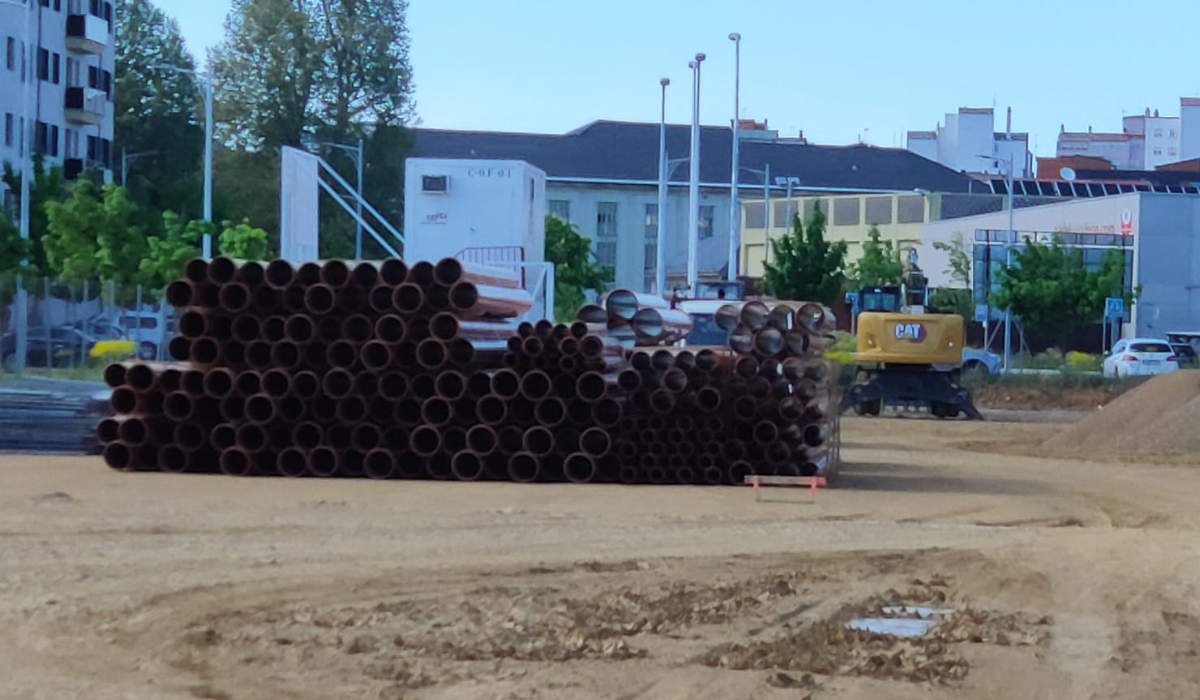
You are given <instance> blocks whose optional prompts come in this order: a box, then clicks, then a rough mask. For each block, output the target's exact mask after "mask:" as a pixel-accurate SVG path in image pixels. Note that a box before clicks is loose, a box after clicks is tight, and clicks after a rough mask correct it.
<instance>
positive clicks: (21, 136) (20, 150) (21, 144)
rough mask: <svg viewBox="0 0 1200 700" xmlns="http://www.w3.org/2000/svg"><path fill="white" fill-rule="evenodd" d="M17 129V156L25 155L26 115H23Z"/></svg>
mask: <svg viewBox="0 0 1200 700" xmlns="http://www.w3.org/2000/svg"><path fill="white" fill-rule="evenodd" d="M19 124H20V126H19V128H18V129H17V157H20V156H23V155H25V117H21V121H20V122H19Z"/></svg>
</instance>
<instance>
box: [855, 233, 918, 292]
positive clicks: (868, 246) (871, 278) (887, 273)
mask: <svg viewBox="0 0 1200 700" xmlns="http://www.w3.org/2000/svg"><path fill="white" fill-rule="evenodd" d="M846 277H847V280H848V281H849V282H851V283H852V284H853V286H854V287H855V288H856V289H859V288H862V287H867V286H876V285H898V284H900V282H901V281H902V280H903V278H904V264H903V263H902V262H900V251H899V250H897V249H896V244H895V242H894V241H892V240H891V239H888V240H886V241H885V240H882V235H881V234H880V233H879V228H878V227H877V226H871V228H870V230H868V231H867V240H866V241H864V242H863V252H862V257H861V258H859V259H858V262H857V263H853V264H851V265H850V269H849V270H847V274H846Z"/></svg>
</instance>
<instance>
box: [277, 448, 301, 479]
mask: <svg viewBox="0 0 1200 700" xmlns="http://www.w3.org/2000/svg"><path fill="white" fill-rule="evenodd" d="M307 472H308V453H307V452H306V451H305V450H302V449H300V448H299V447H288V448H286V449H284V450H282V451H280V453H279V456H278V457H276V458H275V473H277V474H279V475H280V476H290V477H293V478H294V477H301V476H304V475H305V474H306V473H307Z"/></svg>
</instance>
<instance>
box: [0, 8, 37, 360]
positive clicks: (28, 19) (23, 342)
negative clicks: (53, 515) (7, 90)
mask: <svg viewBox="0 0 1200 700" xmlns="http://www.w3.org/2000/svg"><path fill="white" fill-rule="evenodd" d="M7 2H8V3H9V4H12V5H16V6H17V7H20V8H22V9H24V10H26V14H25V33H24V36H23V37H22V38H23V39H24V44H25V50H24V51H22V52H21V60H22V61H24V62H25V75H24V77H25V83H24V88H23V89H22V101H21V114H22V119H23V121H24V126H23V128H22V129H21V133H20V138H21V143H22V144H23V145H22V149H23V150H24V153H23V154H22V155H23V157H22V159H21V228H20V231H21V239H22V240H29V220H30V218H31V216H30V213H31V210H32V208H33V204H32V202H31V201H30V200H31V197H32V195H31V192H32V187H33V129H34V117H33V88H34V84H35V81H36V79H37V77H36V76H37V73H36V70H35V66H37V63H36V61H35V59H36V58H37V46H36V45H35V44H34V41H33V37H34V15H35V13H36V12H38V11H39V10H38V8H39V7H40V6H39V5H38V4H36V3H35V2H33V0H29V1H28V2H27V3H23V2H15V1H14V0H7ZM24 262H25V261H22V263H24ZM16 281H17V289H16V294H14V297H13V330H14V335H15V336H16V338H15V343H14V348H13V351H14V353H15V355H16V357H15V362H14V363H13V370H14V371H15V372H17V373H21V372H24V371H25V355H26V353H27V351H28V349H29V298H28V295H27V294H26V292H25V285H24V284H23V283H22V280H21V275H20V274H18V275H17V280H16Z"/></svg>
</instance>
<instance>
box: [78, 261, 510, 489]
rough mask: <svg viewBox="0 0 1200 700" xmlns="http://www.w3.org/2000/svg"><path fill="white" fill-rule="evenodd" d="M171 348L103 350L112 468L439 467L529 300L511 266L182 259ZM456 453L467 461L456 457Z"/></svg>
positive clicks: (462, 448)
mask: <svg viewBox="0 0 1200 700" xmlns="http://www.w3.org/2000/svg"><path fill="white" fill-rule="evenodd" d="M166 294H167V300H168V302H169V303H171V304H172V305H174V306H175V307H177V308H179V309H180V310H181V314H180V316H179V322H178V323H179V335H178V336H177V337H176V338H174V339H173V340H172V341H171V343H170V353H171V355H172V357H173V358H175V359H176V360H177V362H174V363H163V364H145V363H127V364H116V365H112V366H110V367H109V368H108V369H107V370H106V372H105V381H106V382H107V383H108V385H109V386H110V387H112V388H113V390H112V396H111V405H112V408H113V411H114V413H115V414H116V415H115V417H113V418H109V419H105V420H103V421H101V422H100V424H99V425H98V426H97V431H96V432H97V437H98V438H99V440H100V441H101V443H102V444H103V445H104V458H105V461H106V462H107V463H108V464H109V465H110V466H112V467H113V468H116V469H122V470H154V469H161V470H164V471H175V472H182V471H215V470H218V469H219V470H220V471H222V472H224V473H227V474H236V475H250V474H264V475H265V474H279V475H285V476H302V475H311V476H334V475H342V476H369V477H375V478H387V477H393V476H409V477H423V476H429V477H433V478H449V477H450V476H451V475H452V474H453V465H454V464H455V463H457V462H463V463H465V462H466V461H469V458H461V459H459V458H458V455H459V453H460V452H466V451H467V442H466V436H467V432H468V431H467V428H468V427H470V426H472V425H474V424H475V423H476V401H477V400H478V399H480V398H481V397H482V396H484V395H485V394H487V393H489V391H490V384H491V379H492V377H491V376H490V375H489V374H488V371H489V370H495V369H499V368H500V367H501V366H502V362H503V359H504V354H505V353H506V352H507V349H508V339H509V338H510V337H512V336H514V335H516V325H515V324H514V323H513V322H511V321H503V320H501V319H505V318H511V317H513V316H517V315H520V314H522V313H525V312H527V311H528V310H529V309H530V308H531V306H532V304H533V300H532V298H531V297H530V295H529V294H528V293H527V292H525V291H524V290H523V289H521V288H520V278H519V276H518V275H517V273H515V272H509V271H507V270H500V269H495V268H488V267H483V266H467V265H464V264H462V263H460V262H459V261H457V260H454V259H449V258H448V259H445V260H442V261H440V262H439V263H437V265H434V264H431V263H429V262H419V263H416V264H414V265H413V266H412V267H411V268H408V267H407V266H406V265H405V264H404V263H403V262H402V261H400V260H395V259H393V260H386V261H383V262H379V263H374V262H364V263H360V264H358V265H356V266H354V267H351V266H350V265H348V264H346V263H345V262H342V261H329V262H326V263H324V264H317V263H305V264H303V265H300V266H299V267H298V268H293V266H292V265H291V264H289V263H287V262H286V261H282V260H276V261H274V262H272V263H270V264H269V265H265V266H264V265H262V264H259V263H255V262H247V263H243V264H241V265H238V264H237V263H235V262H234V261H232V260H229V259H227V258H216V259H214V260H213V261H212V262H211V263H209V262H205V261H203V260H194V261H192V262H190V263H189V264H188V266H187V270H186V279H184V280H180V281H177V282H174V283H172V284H171V285H170V286H169V287H168V288H167V292H166ZM464 468H465V467H464Z"/></svg>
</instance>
